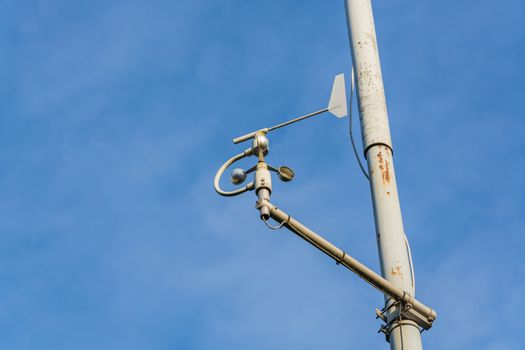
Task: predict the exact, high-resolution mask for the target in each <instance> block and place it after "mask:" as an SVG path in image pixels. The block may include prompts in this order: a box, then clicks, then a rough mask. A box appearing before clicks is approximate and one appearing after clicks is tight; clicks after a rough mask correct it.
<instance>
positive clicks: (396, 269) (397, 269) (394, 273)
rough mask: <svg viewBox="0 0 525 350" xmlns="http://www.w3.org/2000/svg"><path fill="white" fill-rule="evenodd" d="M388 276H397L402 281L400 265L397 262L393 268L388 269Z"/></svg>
mask: <svg viewBox="0 0 525 350" xmlns="http://www.w3.org/2000/svg"><path fill="white" fill-rule="evenodd" d="M390 274H391V275H392V276H397V277H399V278H401V279H403V270H402V268H401V264H400V263H399V262H398V263H397V264H396V266H395V267H392V268H391V269H390Z"/></svg>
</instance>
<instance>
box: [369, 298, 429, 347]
mask: <svg viewBox="0 0 525 350" xmlns="http://www.w3.org/2000/svg"><path fill="white" fill-rule="evenodd" d="M387 304H388V302H387ZM376 318H380V319H381V320H383V322H385V324H382V325H381V326H380V328H379V331H378V333H384V334H385V336H386V339H387V341H389V337H390V333H391V332H392V330H393V329H394V328H396V327H399V326H401V325H406V324H408V323H406V321H412V322H414V323H416V325H417V326H418V327H419V328H420V332H423V331H427V330H429V329H430V328H431V327H432V321H433V320H430V319H429V318H428V317H426V316H423V315H422V314H421V313H419V312H417V311H416V310H414V309H413V308H412V305H411V304H410V303H403V302H399V301H396V302H393V303H391V304H390V305H388V306H386V307H385V308H383V309H382V310H379V309H376ZM410 324H411V325H413V326H414V324H412V323H410Z"/></svg>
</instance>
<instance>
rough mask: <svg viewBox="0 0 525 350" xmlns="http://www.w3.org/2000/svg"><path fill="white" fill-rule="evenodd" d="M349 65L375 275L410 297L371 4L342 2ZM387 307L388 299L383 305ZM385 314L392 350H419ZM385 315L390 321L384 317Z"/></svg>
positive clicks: (404, 324)
mask: <svg viewBox="0 0 525 350" xmlns="http://www.w3.org/2000/svg"><path fill="white" fill-rule="evenodd" d="M345 3H346V15H347V24H348V34H349V36H350V45H351V48H352V64H353V67H354V71H355V72H356V80H357V101H358V107H359V114H360V121H361V132H362V140H363V147H364V153H365V156H366V159H367V161H368V172H369V176H370V189H371V192H372V202H373V207H374V217H375V226H376V234H377V235H376V236H377V244H378V249H379V259H380V264H381V272H382V274H383V276H384V277H385V279H387V280H388V281H390V282H392V283H393V284H394V285H395V286H397V287H398V288H401V289H402V290H404V291H407V292H408V293H410V294H412V295H415V286H414V276H413V268H412V265H411V259H410V251H409V247H408V244H407V242H406V237H405V233H404V229H403V221H402V217H401V208H400V205H399V197H398V193H397V185H396V177H395V172H394V162H393V159H392V149H393V148H392V141H391V139H390V129H389V125H388V115H387V108H386V100H385V92H384V87H383V78H382V75H381V65H380V62H379V52H378V49H377V39H376V33H375V26H374V17H373V13H372V3H371V0H345ZM387 303H391V300H387ZM394 311H395V308H391V309H390V311H389V312H387V319H388V321H389V322H390V321H392V322H391V324H390V327H388V330H387V331H388V332H389V333H390V334H389V335H388V336H387V339H388V340H389V342H390V348H391V349H392V350H419V349H422V348H423V346H422V343H421V335H420V332H419V328H418V326H417V324H416V323H415V322H412V321H409V320H399V319H394V316H393V315H394V314H395V313H394ZM389 316H391V317H389Z"/></svg>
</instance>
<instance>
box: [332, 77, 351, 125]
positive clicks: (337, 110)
mask: <svg viewBox="0 0 525 350" xmlns="http://www.w3.org/2000/svg"><path fill="white" fill-rule="evenodd" d="M328 108H329V112H330V113H332V114H333V115H335V116H336V117H337V118H343V117H346V115H347V114H348V112H347V108H346V89H345V75H344V74H343V73H341V74H339V75H336V76H335V79H334V85H333V87H332V94H331V95H330V102H328Z"/></svg>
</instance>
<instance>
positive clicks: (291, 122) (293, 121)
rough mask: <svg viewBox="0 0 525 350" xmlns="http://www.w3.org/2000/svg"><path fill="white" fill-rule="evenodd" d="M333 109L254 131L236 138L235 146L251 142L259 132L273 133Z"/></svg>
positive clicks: (326, 109)
mask: <svg viewBox="0 0 525 350" xmlns="http://www.w3.org/2000/svg"><path fill="white" fill-rule="evenodd" d="M330 109H331V108H329V107H328V108H323V109H320V110H318V111H315V112H312V113H309V114H306V115H303V116H301V117H297V118H294V119H292V120H289V121H287V122H284V123H281V124H277V125H275V126H272V127H271V128H264V129H261V130H257V131H254V132H250V133H248V134H246V135H243V136H239V137H236V138H234V139H233V143H234V144H238V143H241V142H244V141H246V140H249V139H251V138H252V137H254V136H255V134H256V133H258V132H263V133H265V134H266V133H269V132H270V131H273V130H275V129H279V128H282V127H283V126H286V125H290V124H293V123H297V122H299V121H301V120H304V119H308V118H311V117H313V116H316V115H318V114H321V113H324V112H328V111H329V110H330Z"/></svg>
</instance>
